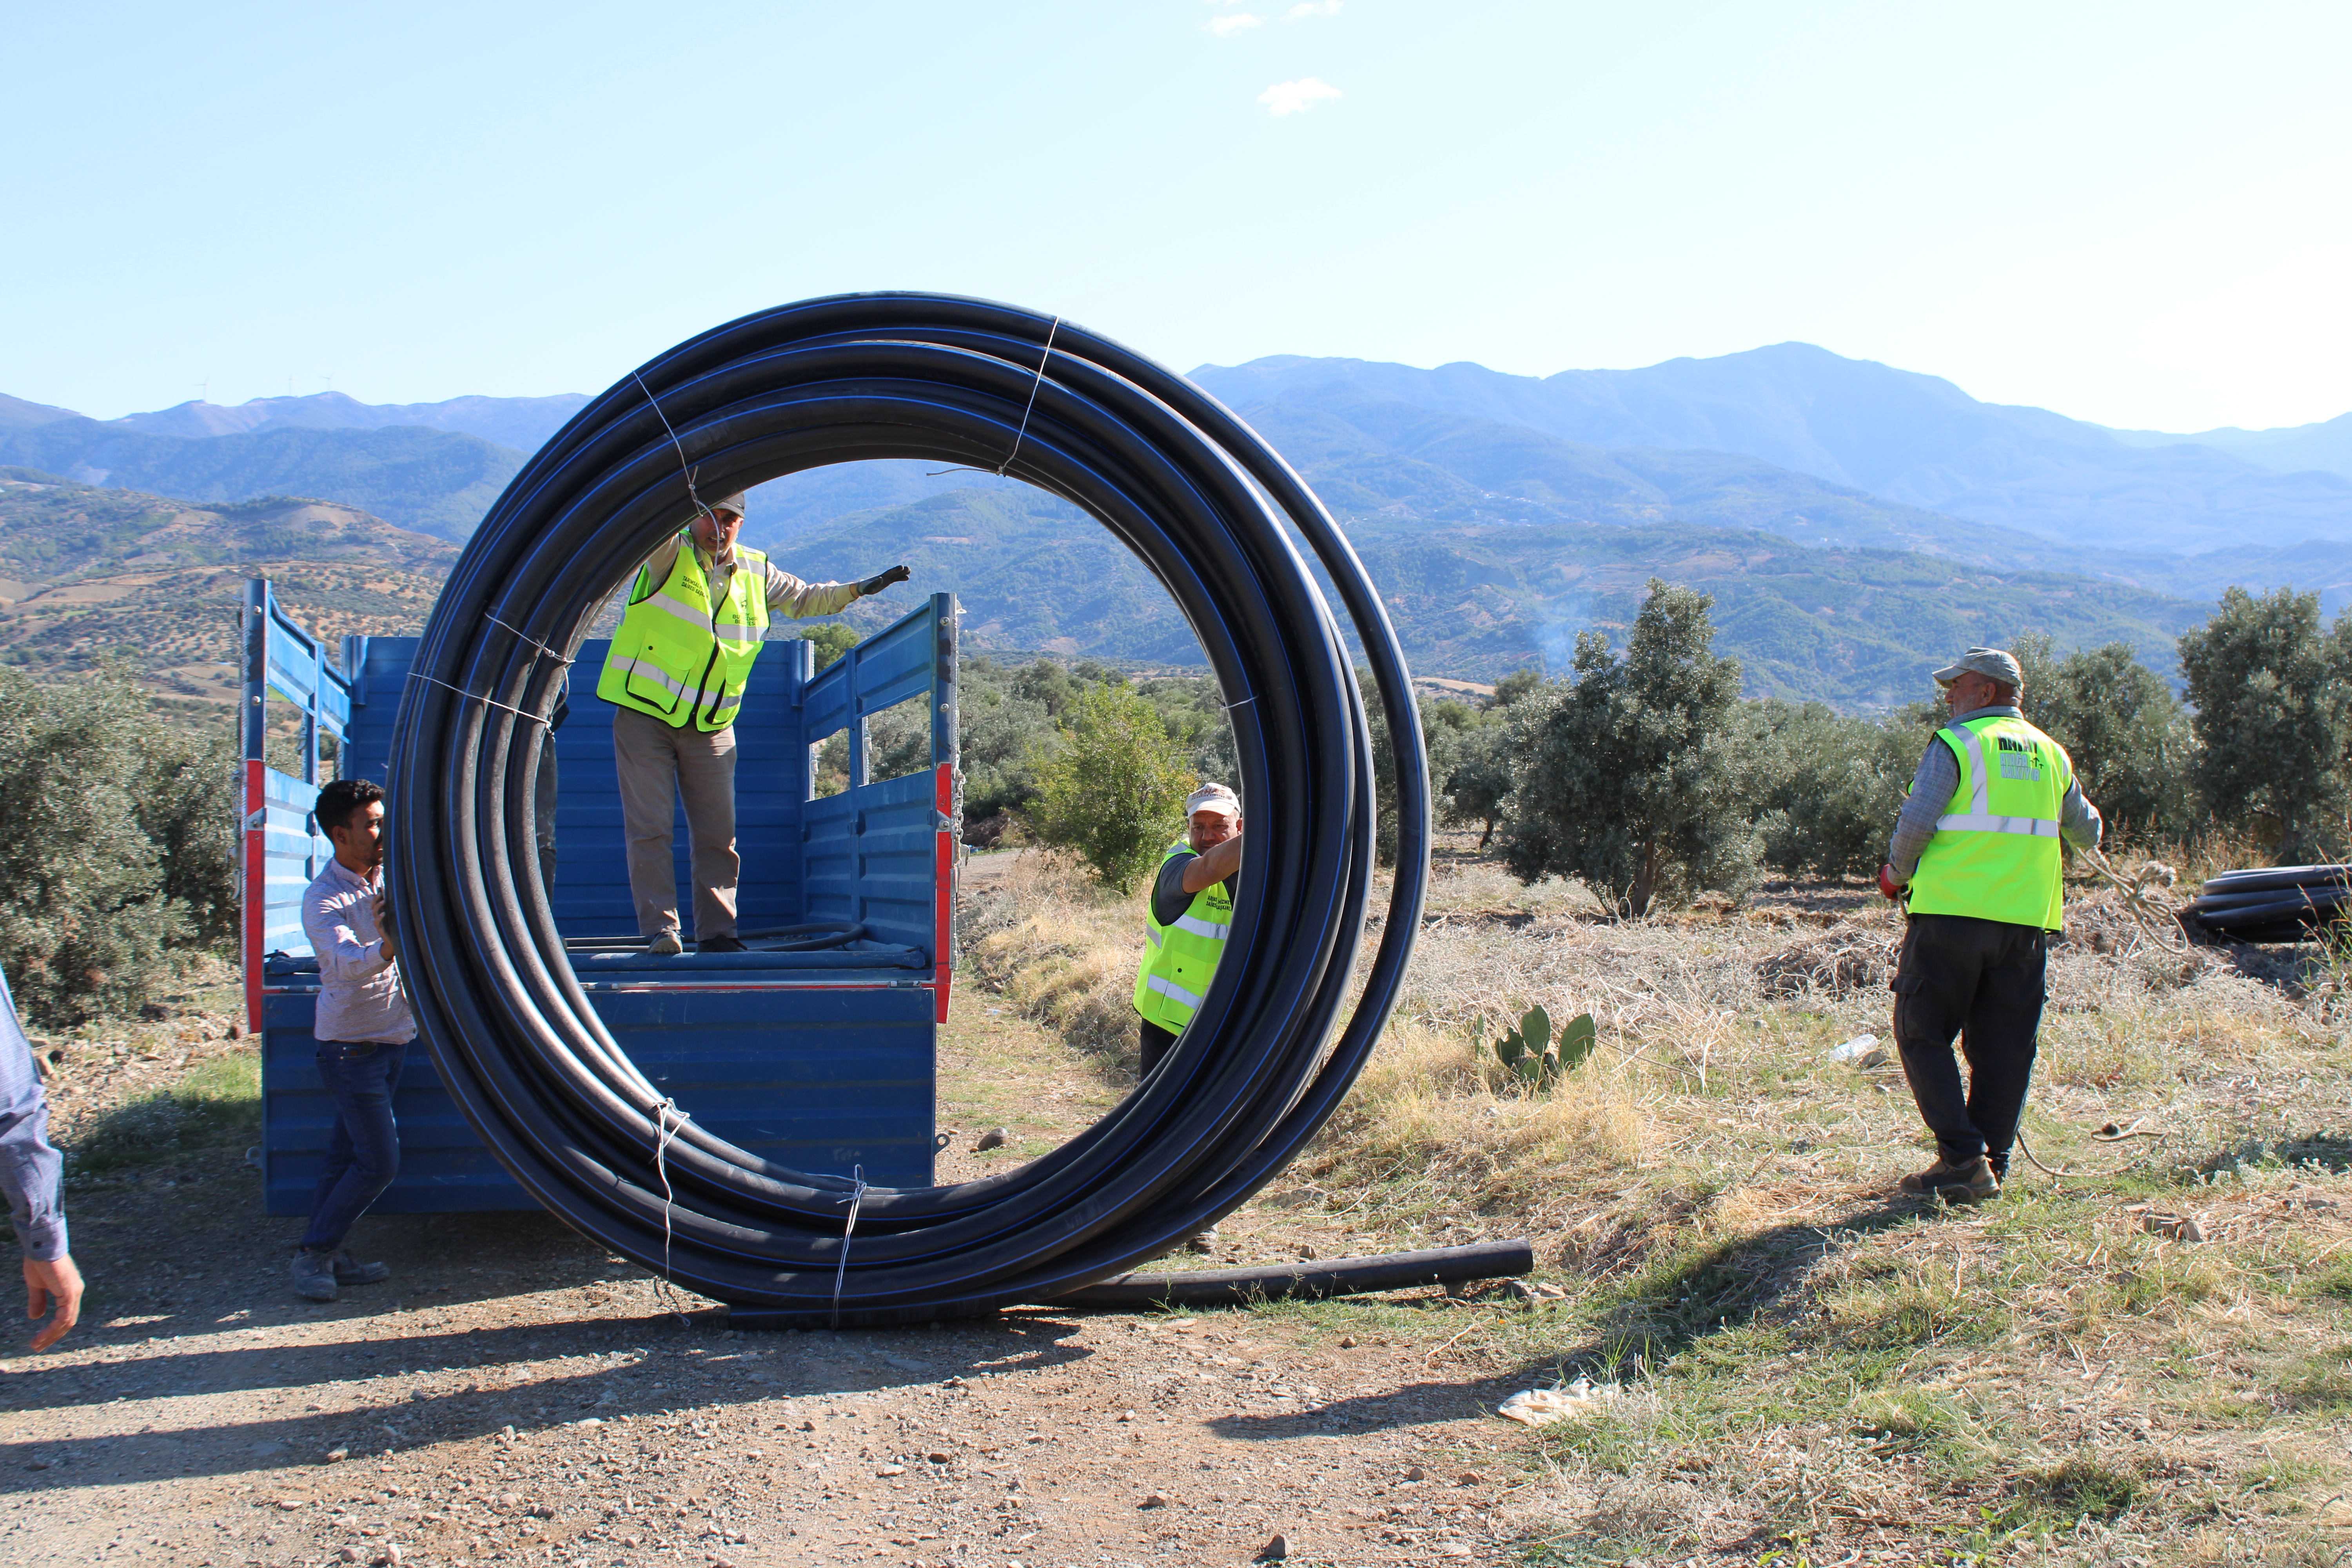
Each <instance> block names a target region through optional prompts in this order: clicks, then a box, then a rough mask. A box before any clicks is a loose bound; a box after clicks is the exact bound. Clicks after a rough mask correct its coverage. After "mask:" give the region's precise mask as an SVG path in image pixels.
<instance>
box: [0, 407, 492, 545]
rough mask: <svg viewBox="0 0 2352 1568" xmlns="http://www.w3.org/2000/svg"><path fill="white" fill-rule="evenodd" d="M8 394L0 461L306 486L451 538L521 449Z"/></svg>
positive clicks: (110, 479)
mask: <svg viewBox="0 0 2352 1568" xmlns="http://www.w3.org/2000/svg"><path fill="white" fill-rule="evenodd" d="M8 402H9V404H10V405H13V406H0V464H7V465H13V466H16V467H19V468H31V469H36V470H38V471H41V472H44V473H48V474H52V475H56V476H58V477H60V478H64V479H72V480H75V481H76V482H78V483H81V484H88V485H100V486H113V487H117V488H121V489H135V490H141V491H144V492H149V493H152V494H156V495H165V496H172V497H174V498H176V499H178V500H184V501H191V502H195V503H197V504H200V505H210V504H214V503H219V502H236V501H243V500H254V499H256V498H257V497H261V496H286V495H294V496H309V497H315V498H317V499H319V500H331V501H338V502H341V503H343V504H345V505H349V506H355V507H358V508H360V509H362V510H364V511H367V512H370V513H372V514H373V515H374V516H376V517H379V518H383V519H384V520H386V521H391V522H394V523H397V524H399V525H400V526H401V527H403V528H413V529H416V530H419V531H423V532H426V533H433V534H438V535H439V536H441V537H442V538H444V539H450V540H462V539H465V538H466V537H467V536H468V535H469V534H471V533H472V532H473V531H474V528H475V525H476V524H478V523H479V522H480V521H482V514H483V513H484V512H486V511H488V510H489V508H490V503H491V502H492V501H494V500H498V498H499V491H500V490H502V489H506V487H507V481H508V480H509V479H513V478H514V477H515V474H516V472H517V470H519V469H520V468H521V467H522V464H523V454H522V453H520V452H519V451H516V450H515V449H514V448H512V447H501V446H498V445H496V444H494V443H492V442H489V441H486V440H484V439H483V438H482V437H479V436H473V435H466V434H460V433H458V432H455V431H446V430H428V429H425V428H424V427H422V426H414V425H387V426H379V427H377V428H373V429H318V428H311V427H305V426H286V425H279V426H274V427H270V428H267V429H257V430H254V431H252V432H249V433H242V434H237V435H229V436H211V437H185V436H155V435H150V434H148V433H146V432H145V431H142V430H140V429H138V428H136V427H135V426H133V425H132V424H131V422H130V421H126V420H110V421H107V422H104V423H101V422H100V421H99V420H96V419H85V418H83V417H82V416H79V415H78V414H70V413H68V414H66V415H65V416H64V417H62V418H41V419H37V420H31V419H18V420H15V421H11V420H10V418H9V416H10V415H12V414H16V413H19V412H21V411H22V410H24V409H26V408H35V409H38V408H40V405H37V404H34V405H27V404H24V403H22V402H20V401H19V400H16V399H13V398H12V399H9V400H8ZM42 412H43V413H45V414H46V413H54V412H63V411H58V410H42ZM137 417H144V416H137Z"/></svg>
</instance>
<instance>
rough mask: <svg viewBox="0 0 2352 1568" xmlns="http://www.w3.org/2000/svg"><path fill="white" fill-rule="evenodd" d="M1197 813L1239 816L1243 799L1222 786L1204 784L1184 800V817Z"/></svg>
mask: <svg viewBox="0 0 2352 1568" xmlns="http://www.w3.org/2000/svg"><path fill="white" fill-rule="evenodd" d="M1196 811H1213V812H1215V813H1217V814H1218V815H1219V816H1240V815H1241V814H1242V797H1241V796H1239V795H1235V794H1234V792H1233V791H1232V790H1229V789H1227V788H1226V787H1225V786H1224V785H1223V784H1202V786H1201V787H1200V788H1199V789H1196V790H1194V791H1193V792H1192V794H1191V795H1188V796H1186V797H1185V800H1184V815H1185V816H1192V814H1193V813H1194V812H1196Z"/></svg>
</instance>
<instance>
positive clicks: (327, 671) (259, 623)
mask: <svg viewBox="0 0 2352 1568" xmlns="http://www.w3.org/2000/svg"><path fill="white" fill-rule="evenodd" d="M241 624H242V629H243V632H244V637H243V639H242V640H243V646H244V650H245V657H244V664H245V692H244V698H243V701H242V704H241V710H240V712H239V713H238V722H237V736H238V742H239V744H238V754H239V756H240V758H241V760H242V761H243V763H244V768H243V773H244V778H245V803H244V804H245V809H244V820H243V823H242V825H241V831H240V840H241V841H240V844H239V856H238V874H239V879H240V880H241V882H242V886H243V899H244V908H243V910H242V916H243V926H242V933H241V939H240V940H241V945H242V946H243V948H244V959H245V965H244V968H245V990H246V1015H247V1025H248V1026H250V1027H252V1028H254V1029H259V1028H260V1027H261V1023H262V1018H261V961H262V959H263V957H264V956H265V955H267V954H268V953H271V952H302V953H307V952H310V939H309V938H308V937H306V936H305V935H303V933H302V907H301V906H302V889H305V888H307V887H308V886H310V880H311V879H312V878H314V877H316V876H318V874H319V873H320V870H321V869H323V868H324V867H325V865H326V863H327V860H328V859H329V858H331V856H332V855H333V854H334V847H333V846H332V845H331V844H330V843H328V842H327V839H326V837H325V836H323V835H322V834H320V832H319V828H318V824H317V822H316V821H314V820H313V819H312V817H311V816H310V808H311V807H312V805H315V804H316V803H317V801H318V798H319V784H320V777H319V748H320V739H321V737H323V736H326V735H332V736H334V737H335V739H336V742H337V743H338V744H341V742H342V741H343V739H344V737H345V735H346V734H347V733H348V731H349V730H350V728H351V720H352V688H351V682H350V680H349V679H347V678H346V677H345V675H344V673H343V671H341V669H338V668H336V667H335V666H334V665H332V664H331V663H329V662H328V658H327V647H326V643H325V641H324V639H322V638H319V637H312V636H311V635H310V632H309V630H308V629H306V628H305V627H304V626H303V625H302V623H301V622H299V621H298V620H296V619H295V618H294V617H293V616H289V615H288V614H287V613H286V609H285V606H284V605H280V604H279V603H278V595H277V591H276V589H274V588H273V587H272V586H271V585H270V583H269V581H268V579H267V578H256V579H254V580H252V581H250V582H248V583H247V584H246V585H245V603H244V605H243V613H242V622H241ZM349 651H350V650H349V649H348V648H346V649H345V653H346V655H347V656H348V653H349ZM273 691H274V692H276V693H277V694H278V697H279V698H280V699H281V700H284V701H286V702H289V703H290V704H292V705H293V708H294V711H295V715H296V717H297V718H299V720H300V721H301V739H300V767H301V770H302V772H301V776H299V777H296V776H295V775H294V774H291V773H285V772H283V771H281V770H279V769H277V768H273V767H271V766H270V765H269V761H268V746H269V694H270V693H271V692H273Z"/></svg>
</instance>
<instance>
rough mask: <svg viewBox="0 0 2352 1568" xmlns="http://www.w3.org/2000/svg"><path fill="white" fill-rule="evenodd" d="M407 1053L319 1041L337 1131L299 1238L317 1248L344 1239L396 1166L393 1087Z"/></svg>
mask: <svg viewBox="0 0 2352 1568" xmlns="http://www.w3.org/2000/svg"><path fill="white" fill-rule="evenodd" d="M407 1058H408V1047H407V1046H405V1045H397V1046H387V1045H380V1044H377V1043H374V1042H373V1041H368V1040H320V1042H319V1058H318V1060H319V1081H320V1083H322V1084H324V1085H325V1086H326V1089H327V1093H328V1094H329V1095H330V1096H331V1097H332V1099H333V1100H334V1102H335V1131H334V1132H333V1133H332V1134H331V1136H330V1137H329V1139H328V1141H327V1163H325V1164H324V1165H323V1166H321V1167H320V1171H319V1185H318V1189H317V1191H315V1192H314V1193H312V1194H311V1196H310V1229H309V1230H308V1231H307V1232H305V1233H304V1234H303V1237H302V1245H303V1246H304V1247H309V1248H310V1250H312V1251H314V1252H332V1251H334V1250H335V1249H336V1248H337V1247H341V1246H342V1245H343V1237H344V1236H345V1235H346V1234H348V1233H349V1232H350V1230H351V1228H352V1221H353V1220H356V1219H358V1218H359V1217H360V1215H363V1214H365V1213H366V1212H367V1206H368V1205H370V1204H372V1203H373V1202H375V1201H376V1199H378V1198H380V1197H382V1196H383V1190H384V1189H385V1188H386V1187H389V1186H390V1185H392V1179H393V1178H394V1176H397V1175H398V1174H400V1128H399V1126H398V1124H397V1123H395V1122H394V1121H393V1118H392V1094H393V1090H394V1088H396V1087H397V1086H398V1084H399V1082H400V1068H401V1064H402V1063H403V1062H404V1061H405V1060H407Z"/></svg>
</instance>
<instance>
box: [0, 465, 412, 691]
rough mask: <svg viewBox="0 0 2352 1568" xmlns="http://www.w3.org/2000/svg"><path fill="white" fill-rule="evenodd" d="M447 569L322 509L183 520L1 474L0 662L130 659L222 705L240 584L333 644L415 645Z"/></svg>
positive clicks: (52, 664)
mask: <svg viewBox="0 0 2352 1568" xmlns="http://www.w3.org/2000/svg"><path fill="white" fill-rule="evenodd" d="M456 560H457V546H456V545H454V544H451V543H449V542H447V541H446V540H441V539H435V538H432V537H429V536H428V535H425V534H421V533H414V532H411V531H407V530H405V529H399V528H394V527H393V526H392V525H391V524H389V523H386V522H383V521H381V520H379V519H376V518H373V517H370V516H368V515H367V514H366V513H364V512H361V511H358V510H354V509H352V508H351V507H346V506H338V505H335V504H333V503H331V502H326V501H312V500H297V499H291V498H287V497H276V498H272V499H269V500H257V501H248V502H245V503H243V504H240V505H229V506H221V507H216V508H201V507H191V506H188V505H186V504H185V503H184V502H181V501H175V500H167V499H165V498H163V497H162V496H151V495H142V494H139V493H137V492H134V491H129V490H120V489H94V488H92V487H89V486H87V485H78V484H73V483H70V482H66V481H59V480H57V479H55V478H54V476H44V475H38V474H35V473H33V472H31V471H29V470H26V469H22V468H12V469H0V662H5V663H8V664H12V665H16V666H19V667H22V668H26V669H29V670H31V671H33V672H34V673H35V674H42V673H65V672H68V671H71V670H76V669H82V668H88V667H89V665H90V663H91V662H93V661H94V660H96V659H99V658H106V657H120V658H129V659H130V660H131V661H132V662H133V663H134V664H135V665H137V666H138V667H139V668H141V669H142V671H144V673H145V675H146V678H147V679H148V680H149V682H150V683H151V684H152V685H153V686H154V688H155V689H157V690H158V691H161V692H163V693H166V694H168V695H170V696H173V697H177V698H182V699H188V700H195V701H197V702H199V703H226V702H231V701H234V700H236V693H237V690H238V682H239V680H240V679H241V677H240V676H239V674H238V671H237V668H236V659H237V657H238V649H237V606H238V605H239V604H240V603H241V602H242V601H241V595H242V594H243V585H244V584H245V581H246V579H247V578H248V577H254V576H268V577H269V578H271V579H272V580H274V581H275V582H276V583H277V584H278V591H279V593H280V595H282V596H283V597H284V598H285V600H286V602H287V603H288V605H290V606H291V607H292V608H293V610H294V612H295V613H296V614H297V615H298V616H301V617H302V618H303V619H304V620H305V621H306V622H308V623H309V624H310V625H311V626H313V627H315V628H317V629H320V630H322V631H324V632H326V633H327V634H328V635H329V636H331V637H343V636H346V635H365V636H372V637H389V636H401V635H413V634H414V633H415V632H416V631H418V630H420V629H421V628H422V627H423V626H424V624H425V616H426V615H427V614H428V613H429V612H430V610H431V608H432V605H433V599H434V596H435V595H436V594H438V593H439V592H440V588H441V582H442V579H443V578H444V577H446V575H447V574H448V570H449V566H450V564H451V563H453V562H455V561H456Z"/></svg>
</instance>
